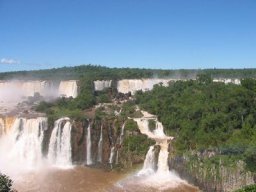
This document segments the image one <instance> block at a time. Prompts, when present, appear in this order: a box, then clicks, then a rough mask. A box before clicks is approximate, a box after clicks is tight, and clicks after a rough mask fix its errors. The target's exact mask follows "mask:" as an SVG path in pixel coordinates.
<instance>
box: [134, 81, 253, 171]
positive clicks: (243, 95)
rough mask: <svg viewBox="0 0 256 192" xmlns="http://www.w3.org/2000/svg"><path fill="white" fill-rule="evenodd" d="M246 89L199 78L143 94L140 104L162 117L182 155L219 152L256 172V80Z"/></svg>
mask: <svg viewBox="0 0 256 192" xmlns="http://www.w3.org/2000/svg"><path fill="white" fill-rule="evenodd" d="M241 84H242V85H241V86H240V85H234V84H227V85H225V84H224V83H215V82H212V81H211V79H210V78H205V76H198V78H197V80H196V81H192V80H191V81H178V82H176V83H174V84H171V85H170V86H169V87H164V86H161V85H156V86H155V87H154V89H153V90H152V91H150V92H145V93H142V92H138V93H137V94H136V103H137V104H138V105H139V106H140V107H141V108H142V109H144V110H146V111H149V112H150V113H153V114H156V115H157V116H158V117H159V120H160V121H161V122H162V123H163V125H164V127H165V131H166V132H167V134H168V135H173V136H174V137H175V138H176V140H175V142H174V145H175V149H176V153H178V154H179V153H180V154H182V153H184V152H186V151H204V150H213V151H216V152H218V154H219V155H220V156H229V157H230V158H234V159H242V160H244V161H245V162H247V166H248V169H249V170H251V171H253V172H255V171H256V80H254V79H244V80H242V82H241Z"/></svg>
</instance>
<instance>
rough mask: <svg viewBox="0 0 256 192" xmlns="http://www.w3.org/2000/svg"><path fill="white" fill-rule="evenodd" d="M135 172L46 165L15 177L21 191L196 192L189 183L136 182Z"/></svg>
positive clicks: (15, 185)
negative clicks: (155, 185) (158, 185)
mask: <svg viewBox="0 0 256 192" xmlns="http://www.w3.org/2000/svg"><path fill="white" fill-rule="evenodd" d="M131 175H134V173H130V174H124V173H120V172H116V171H105V170H102V169H95V168H89V167H83V166H77V167H75V168H72V169H57V168H47V169H43V170H40V171H39V170H38V171H33V172H30V173H24V174H23V175H22V177H17V178H15V179H14V180H15V182H14V188H15V189H16V190H18V192H153V191H165V192H174V191H176V192H196V191H199V190H198V189H197V188H195V187H193V186H191V185H189V184H180V185H178V186H175V185H174V187H173V188H172V187H170V188H168V189H164V190H163V189H157V188H152V187H148V185H143V183H136V179H133V176H131Z"/></svg>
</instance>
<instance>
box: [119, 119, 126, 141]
mask: <svg viewBox="0 0 256 192" xmlns="http://www.w3.org/2000/svg"><path fill="white" fill-rule="evenodd" d="M124 128H125V122H124V123H123V125H122V129H121V134H120V140H119V144H120V145H122V143H123V140H124Z"/></svg>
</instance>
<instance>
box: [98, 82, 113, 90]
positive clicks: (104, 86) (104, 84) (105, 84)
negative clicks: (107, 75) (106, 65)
mask: <svg viewBox="0 0 256 192" xmlns="http://www.w3.org/2000/svg"><path fill="white" fill-rule="evenodd" d="M111 83H112V80H102V81H100V80H97V81H94V90H95V91H103V90H104V89H107V88H110V87H111Z"/></svg>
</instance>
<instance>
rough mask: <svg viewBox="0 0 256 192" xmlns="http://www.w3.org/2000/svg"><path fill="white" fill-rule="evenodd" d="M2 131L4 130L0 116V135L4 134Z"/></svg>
mask: <svg viewBox="0 0 256 192" xmlns="http://www.w3.org/2000/svg"><path fill="white" fill-rule="evenodd" d="M4 132H5V126H4V120H3V119H2V118H0V137H1V136H2V135H3V134H4Z"/></svg>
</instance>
